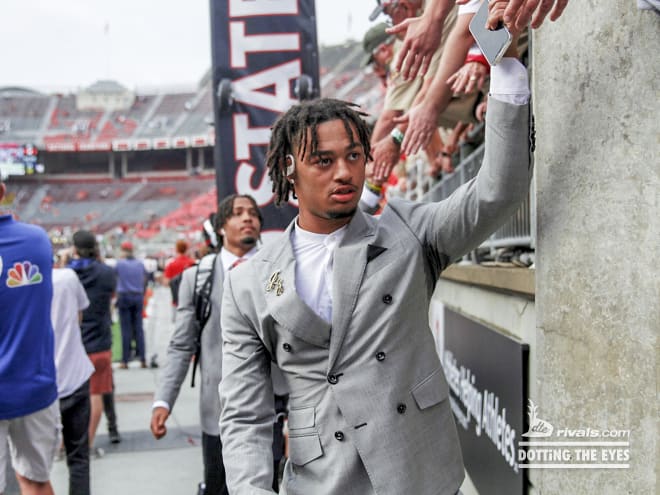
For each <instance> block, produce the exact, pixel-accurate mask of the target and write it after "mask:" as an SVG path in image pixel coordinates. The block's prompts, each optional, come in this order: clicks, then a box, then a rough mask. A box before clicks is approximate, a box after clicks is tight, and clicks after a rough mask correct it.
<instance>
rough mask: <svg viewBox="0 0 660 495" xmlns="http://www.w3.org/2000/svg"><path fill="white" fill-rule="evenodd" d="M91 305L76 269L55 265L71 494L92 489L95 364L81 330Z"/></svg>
mask: <svg viewBox="0 0 660 495" xmlns="http://www.w3.org/2000/svg"><path fill="white" fill-rule="evenodd" d="M88 306H89V300H88V299H87V294H86V292H85V288H84V287H83V285H82V284H81V283H80V280H79V279H78V275H76V272H74V271H73V270H71V269H70V268H55V269H54V270H53V301H52V304H51V321H52V323H53V332H54V334H55V367H56V369H57V393H58V397H59V401H60V414H61V416H62V437H63V439H64V450H65V452H66V462H67V466H68V468H69V494H70V495H88V494H89V493H90V482H89V414H90V401H89V377H90V376H91V375H92V373H93V372H94V365H93V364H92V362H91V361H90V360H89V357H87V352H85V346H84V345H83V342H82V335H81V333H80V321H81V319H82V311H83V310H84V309H85V308H87V307H88Z"/></svg>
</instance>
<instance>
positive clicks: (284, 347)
mask: <svg viewBox="0 0 660 495" xmlns="http://www.w3.org/2000/svg"><path fill="white" fill-rule="evenodd" d="M282 349H284V350H285V351H286V352H291V344H289V343H288V342H285V343H284V344H282Z"/></svg>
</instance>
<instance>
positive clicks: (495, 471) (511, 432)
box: [443, 308, 528, 495]
mask: <svg viewBox="0 0 660 495" xmlns="http://www.w3.org/2000/svg"><path fill="white" fill-rule="evenodd" d="M444 326H445V345H444V355H443V365H444V369H445V374H446V376H447V381H448V382H449V388H450V394H449V399H450V401H451V408H452V411H453V413H454V418H455V419H456V427H457V428H458V436H459V439H460V442H461V448H462V450H463V460H464V462H465V469H466V470H467V472H468V473H469V475H470V478H471V479H472V481H473V483H474V485H475V487H476V488H477V490H478V491H479V493H480V494H481V495H487V494H498V495H499V494H502V493H506V494H507V495H514V494H522V493H524V490H525V478H524V475H523V470H521V469H519V468H518V464H517V459H518V454H517V450H518V442H519V441H520V435H521V434H522V433H523V432H524V431H525V430H523V426H524V425H523V412H524V408H525V390H526V373H527V370H526V364H527V351H528V347H527V345H526V344H522V343H520V342H517V341H515V340H513V339H510V338H508V337H506V336H504V335H502V334H501V333H499V332H496V331H495V330H492V329H490V328H488V327H485V326H484V325H482V324H480V323H477V322H475V321H472V320H470V319H468V318H465V317H464V316H461V315H460V314H458V313H456V312H454V311H451V310H450V309H447V308H445V325H444Z"/></svg>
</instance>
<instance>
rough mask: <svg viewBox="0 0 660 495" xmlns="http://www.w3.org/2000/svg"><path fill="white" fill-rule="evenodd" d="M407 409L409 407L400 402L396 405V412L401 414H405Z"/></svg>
mask: <svg viewBox="0 0 660 495" xmlns="http://www.w3.org/2000/svg"><path fill="white" fill-rule="evenodd" d="M406 409H407V407H406V405H405V404H399V405H398V406H396V412H398V413H399V414H404V413H405V412H406Z"/></svg>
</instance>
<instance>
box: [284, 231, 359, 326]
mask: <svg viewBox="0 0 660 495" xmlns="http://www.w3.org/2000/svg"><path fill="white" fill-rule="evenodd" d="M346 228H347V227H346V226H343V227H342V228H340V229H338V230H335V231H334V232H333V233H331V234H315V233H314V232H308V231H306V230H303V229H301V228H300V227H299V226H298V221H297V220H296V224H295V228H294V229H293V230H292V231H291V244H292V246H293V254H294V256H295V258H296V292H298V295H300V298H301V299H302V300H303V301H305V303H307V305H308V306H309V307H310V308H312V309H313V310H314V312H315V313H316V314H317V315H319V316H320V317H321V318H323V319H324V320H325V321H327V322H328V323H331V322H332V273H333V261H334V255H335V248H336V247H337V245H339V243H340V242H341V240H342V239H343V238H344V234H345V233H346Z"/></svg>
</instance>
